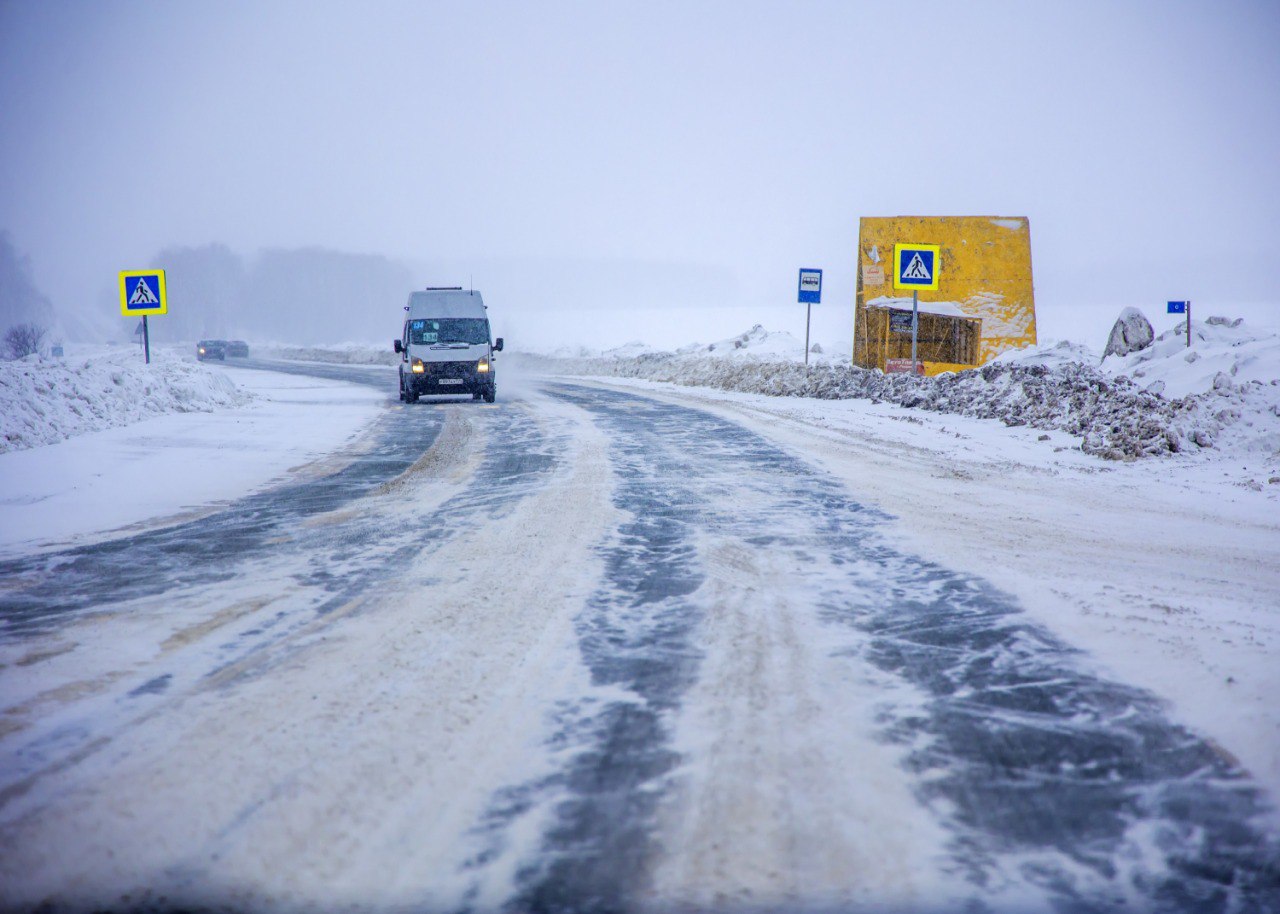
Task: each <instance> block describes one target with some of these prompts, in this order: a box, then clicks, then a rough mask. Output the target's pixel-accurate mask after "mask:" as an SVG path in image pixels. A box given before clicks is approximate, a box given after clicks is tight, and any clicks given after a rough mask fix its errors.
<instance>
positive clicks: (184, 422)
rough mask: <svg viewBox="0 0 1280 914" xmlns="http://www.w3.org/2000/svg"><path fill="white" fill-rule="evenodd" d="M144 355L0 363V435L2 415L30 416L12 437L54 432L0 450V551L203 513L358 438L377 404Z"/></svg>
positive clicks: (332, 386)
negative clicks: (0, 382) (1, 391)
mask: <svg viewBox="0 0 1280 914" xmlns="http://www.w3.org/2000/svg"><path fill="white" fill-rule="evenodd" d="M153 359H155V361H154V362H153V365H152V366H151V368H152V369H154V371H149V370H148V369H147V368H146V366H145V365H143V364H142V360H141V358H140V357H139V356H138V355H137V353H136V352H135V353H132V354H131V358H129V359H120V358H116V357H115V354H112V355H111V356H108V357H106V358H103V357H102V356H101V355H98V356H94V357H93V358H92V363H91V364H92V365H93V366H95V367H93V368H92V369H91V370H89V371H81V370H80V369H79V366H80V365H81V364H83V363H82V362H81V361H80V359H79V358H73V359H70V360H69V361H68V363H67V364H66V365H64V364H60V363H57V362H50V361H49V360H45V361H43V362H36V361H28V360H24V361H22V362H10V363H0V371H3V372H5V375H4V376H5V378H6V381H12V380H13V379H14V378H15V377H16V378H18V379H20V381H21V383H20V384H16V385H13V386H10V385H9V384H8V383H6V386H5V392H6V398H7V399H6V401H5V402H4V403H3V404H2V406H3V409H4V415H5V425H6V429H8V428H10V427H11V426H10V415H11V413H10V410H12V415H13V416H16V417H18V421H19V422H22V423H26V422H27V421H29V420H30V419H31V417H40V416H43V417H44V418H45V419H46V420H47V421H48V423H49V425H48V427H47V428H43V429H41V428H34V429H31V430H30V431H24V432H23V434H22V437H21V439H20V440H22V441H31V440H33V439H37V438H40V437H45V438H53V439H55V441H54V443H46V444H44V445H43V446H38V447H27V448H24V449H21V450H16V449H14V450H9V451H8V452H7V453H0V554H18V553H26V552H30V551H32V550H34V549H52V548H61V547H65V546H67V545H69V544H73V543H79V542H83V541H84V540H85V539H86V538H92V537H95V536H97V535H100V534H103V533H106V532H108V531H117V530H119V529H120V528H123V527H133V528H137V527H139V526H142V525H146V524H149V523H153V522H157V521H159V520H161V519H171V518H172V517H174V516H175V515H189V514H191V513H193V512H201V511H207V510H209V509H210V508H212V507H217V506H218V505H219V504H221V503H224V502H226V501H228V500H231V499H235V498H239V497H241V496H243V495H245V494H247V493H249V492H252V491H254V490H256V489H260V488H262V487H264V486H266V485H269V484H270V483H272V482H273V481H274V480H277V479H279V478H280V477H281V476H283V475H285V474H287V473H290V472H292V471H295V470H297V469H298V468H300V467H301V466H302V465H305V464H308V463H310V462H312V461H315V460H318V459H321V458H324V459H326V460H327V459H329V458H330V455H334V454H335V452H337V451H339V450H340V449H342V448H343V447H344V446H347V445H358V443H359V440H360V433H361V430H362V429H363V428H364V427H365V426H367V425H368V424H369V422H371V421H372V419H373V418H374V417H375V416H376V415H378V414H379V413H380V412H381V409H382V406H383V405H384V404H385V403H386V402H387V396H386V394H385V393H381V392H379V391H378V390H376V389H374V388H372V387H366V386H363V385H354V384H344V383H340V382H336V381H326V380H322V379H319V378H303V377H298V376H294V375H287V374H278V373H275V372H263V371H250V370H245V369H236V368H228V367H224V366H222V365H220V364H219V365H216V366H212V365H198V364H195V363H194V362H193V361H190V359H189V358H188V359H187V360H183V359H182V358H181V357H180V356H178V355H176V354H173V353H169V352H163V351H162V352H160V353H153ZM122 362H124V364H121V363H122ZM134 362H136V363H137V364H136V365H134V364H132V363H134ZM68 366H70V367H68ZM68 376H72V377H73V378H74V380H73V381H69V380H67V378H68ZM117 378H118V379H119V381H117ZM64 382H65V386H64ZM193 410H196V411H193ZM125 423H127V424H125ZM15 426H16V423H15ZM22 428H27V426H26V425H25V424H24V425H23V426H22ZM335 459H337V458H335Z"/></svg>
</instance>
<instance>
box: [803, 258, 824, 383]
mask: <svg viewBox="0 0 1280 914" xmlns="http://www.w3.org/2000/svg"><path fill="white" fill-rule="evenodd" d="M797 300H798V301H799V302H800V303H801V304H803V305H805V309H804V363H805V365H806V366H807V365H808V364H809V319H810V318H811V317H812V316H813V306H814V305H820V304H822V271H821V270H806V269H805V268H803V267H801V268H800V297H799V299H797Z"/></svg>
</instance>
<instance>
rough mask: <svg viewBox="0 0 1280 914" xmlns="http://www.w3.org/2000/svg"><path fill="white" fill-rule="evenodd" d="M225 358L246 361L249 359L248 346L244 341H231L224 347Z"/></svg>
mask: <svg viewBox="0 0 1280 914" xmlns="http://www.w3.org/2000/svg"><path fill="white" fill-rule="evenodd" d="M226 350H227V358H229V359H247V358H249V344H248V343H246V342H245V341H244V340H232V341H231V342H229V343H227V345H226Z"/></svg>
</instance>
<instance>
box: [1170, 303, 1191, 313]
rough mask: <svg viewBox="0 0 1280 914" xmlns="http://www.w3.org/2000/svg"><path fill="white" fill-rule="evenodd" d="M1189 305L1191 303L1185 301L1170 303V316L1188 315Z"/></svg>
mask: <svg viewBox="0 0 1280 914" xmlns="http://www.w3.org/2000/svg"><path fill="white" fill-rule="evenodd" d="M1188 304H1190V303H1189V302H1185V301H1171V302H1169V313H1170V314H1186V313H1187V305H1188Z"/></svg>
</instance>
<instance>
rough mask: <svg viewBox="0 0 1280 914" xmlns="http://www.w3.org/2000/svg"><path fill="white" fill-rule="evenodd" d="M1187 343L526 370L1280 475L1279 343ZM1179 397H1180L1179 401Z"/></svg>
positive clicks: (700, 358) (657, 357)
mask: <svg viewBox="0 0 1280 914" xmlns="http://www.w3.org/2000/svg"><path fill="white" fill-rule="evenodd" d="M757 329H758V328H757ZM752 332H753V333H754V332H755V331H754V330H753V331H752ZM757 336H759V334H757ZM731 339H733V338H731ZM1175 342H1176V341H1175ZM1182 345H1183V347H1184V349H1183V351H1182V352H1177V351H1176V346H1175V345H1173V343H1171V341H1170V338H1169V334H1164V335H1162V336H1160V337H1158V338H1157V339H1156V340H1155V343H1154V344H1153V345H1152V346H1151V347H1149V348H1148V349H1145V350H1142V351H1140V352H1136V353H1132V354H1130V355H1128V356H1126V357H1123V358H1120V357H1112V358H1110V359H1109V360H1108V362H1109V364H1108V363H1103V361H1102V359H1101V358H1100V357H1099V356H1098V355H1097V354H1096V353H1093V352H1092V351H1091V350H1089V349H1088V348H1087V347H1084V346H1080V345H1078V344H1073V343H1061V344H1056V345H1048V346H1040V347H1033V348H1031V349H1027V350H1022V351H1020V352H1017V353H1008V354H1006V355H1005V356H1002V357H1001V358H999V359H997V360H995V361H994V362H992V363H991V364H989V365H986V366H984V367H983V368H980V369H975V370H973V371H965V372H960V373H957V374H944V375H940V376H938V377H935V378H916V377H912V376H910V375H907V374H891V375H886V374H883V373H881V372H880V371H878V370H867V369H863V368H856V367H853V366H851V365H848V364H839V363H811V364H810V365H809V366H808V367H807V368H806V367H805V366H804V365H803V364H799V363H798V362H797V361H796V360H795V357H794V355H792V356H791V357H790V358H768V357H761V356H747V357H742V356H740V355H739V356H738V357H730V358H721V357H717V356H718V353H717V352H716V351H715V350H708V349H706V348H705V347H701V348H699V349H698V350H697V351H690V350H687V349H686V350H682V351H680V352H675V353H670V352H648V353H644V354H641V355H639V356H636V357H631V358H616V357H614V358H611V357H603V356H602V357H596V358H576V359H553V358H545V357H542V358H532V359H529V360H528V363H532V364H531V365H530V367H532V368H534V369H535V370H542V371H546V372H549V373H555V374H570V375H594V376H613V377H628V378H642V379H645V380H649V381H665V382H670V383H674V384H688V385H695V386H706V387H714V388H717V389H721V390H734V391H741V392H744V393H758V394H767V395H770V396H788V397H814V398H819V399H847V398H865V399H871V400H874V401H887V402H891V403H897V404H899V405H901V406H904V407H909V408H915V409H927V410H932V411H936V412H947V413H958V414H961V415H966V416H973V417H976V418H983V419H998V420H1000V421H1002V422H1004V423H1005V424H1006V425H1011V426H1014V425H1017V426H1030V427H1033V428H1040V429H1044V430H1059V431H1064V432H1067V433H1068V434H1072V435H1076V436H1078V437H1079V438H1080V442H1081V443H1080V446H1081V449H1082V450H1083V451H1085V452H1086V453H1090V454H1095V455H1098V456H1101V457H1106V458H1110V459H1134V458H1138V457H1149V456H1155V455H1161V454H1173V453H1179V452H1183V451H1196V450H1199V449H1202V448H1209V447H1217V448H1222V447H1229V448H1243V449H1245V450H1249V451H1253V452H1259V453H1262V454H1263V456H1265V457H1268V458H1271V459H1273V460H1274V462H1275V463H1276V465H1277V466H1280V337H1277V336H1276V335H1275V334H1265V333H1262V334H1260V333H1256V332H1252V331H1249V330H1247V329H1244V328H1242V325H1241V324H1240V323H1239V322H1235V323H1232V322H1226V321H1220V320H1219V319H1211V321H1210V322H1205V323H1203V324H1200V325H1193V349H1195V351H1196V352H1197V353H1198V355H1197V356H1196V357H1195V358H1190V359H1188V356H1187V353H1186V352H1185V339H1184V340H1183V343H1182ZM1195 347H1198V348H1195ZM800 348H801V355H803V347H800ZM1210 372H1212V374H1209V373H1210ZM1157 381H1159V382H1161V384H1156V383H1155V382H1157ZM1175 390H1176V391H1179V392H1180V393H1181V395H1180V396H1176V397H1174V396H1170V394H1171V393H1172V392H1173V391H1175Z"/></svg>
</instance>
